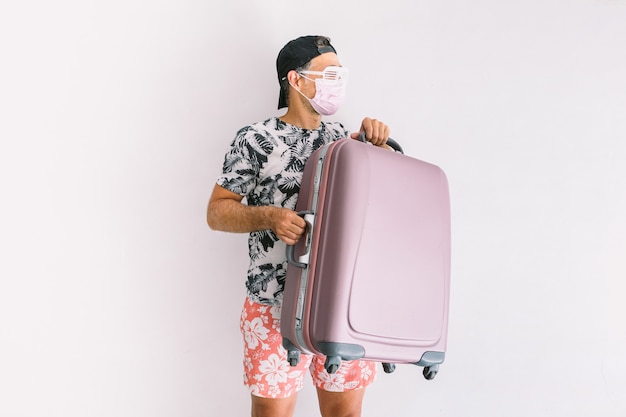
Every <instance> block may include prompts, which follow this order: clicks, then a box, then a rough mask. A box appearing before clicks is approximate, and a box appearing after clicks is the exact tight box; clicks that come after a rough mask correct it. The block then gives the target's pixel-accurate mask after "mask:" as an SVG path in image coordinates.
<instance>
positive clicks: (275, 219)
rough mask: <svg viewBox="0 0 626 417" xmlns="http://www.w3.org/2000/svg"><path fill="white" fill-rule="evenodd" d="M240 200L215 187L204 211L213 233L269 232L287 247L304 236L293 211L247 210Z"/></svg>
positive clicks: (260, 207)
mask: <svg viewBox="0 0 626 417" xmlns="http://www.w3.org/2000/svg"><path fill="white" fill-rule="evenodd" d="M241 200H243V197H242V196H240V195H239V194H237V193H233V192H232V191H229V190H227V189H226V188H224V187H221V186H219V185H217V184H216V185H215V187H214V188H213V193H212V194H211V198H210V199H209V206H208V208H207V223H208V224H209V227H210V228H211V229H213V230H220V231H223V232H234V233H250V232H255V231H258V230H267V229H272V230H273V231H274V233H275V234H276V236H278V238H279V239H280V240H282V241H284V242H285V243H287V244H288V245H293V244H295V243H296V242H297V241H298V239H299V238H300V236H302V234H303V233H304V230H305V227H306V222H305V221H304V219H303V218H302V217H300V216H298V214H297V213H296V212H295V211H293V210H289V209H286V208H282V207H274V206H258V207H257V206H248V205H245V204H243V203H242V202H241Z"/></svg>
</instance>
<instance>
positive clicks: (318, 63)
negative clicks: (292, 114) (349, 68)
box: [299, 52, 341, 104]
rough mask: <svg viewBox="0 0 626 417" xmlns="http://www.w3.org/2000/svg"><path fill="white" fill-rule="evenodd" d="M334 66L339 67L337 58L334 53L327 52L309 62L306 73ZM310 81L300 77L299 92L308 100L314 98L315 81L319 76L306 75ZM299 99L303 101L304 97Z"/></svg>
mask: <svg viewBox="0 0 626 417" xmlns="http://www.w3.org/2000/svg"><path fill="white" fill-rule="evenodd" d="M330 66H336V67H340V66H341V64H340V63H339V58H338V57H337V54H336V53H334V52H327V53H325V54H322V55H318V56H316V57H315V58H313V59H312V60H311V65H310V66H309V68H308V71H324V69H326V67H330ZM307 77H308V78H310V79H311V80H313V81H311V80H307V79H306V78H304V77H300V80H299V83H300V91H302V93H304V95H306V96H307V97H309V98H313V97H314V96H315V79H316V78H320V76H319V75H307ZM300 98H301V99H303V100H304V97H302V96H300ZM307 104H308V103H307Z"/></svg>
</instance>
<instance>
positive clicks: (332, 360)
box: [324, 356, 341, 374]
mask: <svg viewBox="0 0 626 417" xmlns="http://www.w3.org/2000/svg"><path fill="white" fill-rule="evenodd" d="M340 365H341V357H339V356H327V357H326V363H324V368H325V369H326V372H328V373H329V374H334V373H335V372H337V369H339V366H340Z"/></svg>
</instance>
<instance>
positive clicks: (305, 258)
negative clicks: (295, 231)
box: [287, 211, 315, 269]
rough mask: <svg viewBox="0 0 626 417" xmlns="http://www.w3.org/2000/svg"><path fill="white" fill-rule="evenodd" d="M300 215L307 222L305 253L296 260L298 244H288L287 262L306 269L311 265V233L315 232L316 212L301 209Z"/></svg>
mask: <svg viewBox="0 0 626 417" xmlns="http://www.w3.org/2000/svg"><path fill="white" fill-rule="evenodd" d="M298 216H300V217H302V218H303V219H304V221H305V222H306V225H307V227H306V230H305V231H304V234H305V239H306V240H305V242H304V253H303V254H302V255H300V256H299V257H298V259H297V260H296V258H295V256H294V252H295V247H296V245H287V262H289V263H290V264H291V265H293V266H297V267H298V268H302V269H305V268H306V267H307V266H309V260H310V259H311V235H312V234H313V225H314V224H315V214H313V212H312V211H300V212H298Z"/></svg>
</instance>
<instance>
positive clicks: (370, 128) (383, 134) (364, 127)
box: [350, 117, 389, 147]
mask: <svg viewBox="0 0 626 417" xmlns="http://www.w3.org/2000/svg"><path fill="white" fill-rule="evenodd" d="M362 132H365V138H366V139H367V141H368V142H370V143H371V144H372V145H375V146H382V147H385V143H387V138H389V126H387V125H386V124H384V123H383V122H381V121H380V120H376V119H370V118H369V117H366V118H365V119H363V121H362V122H361V128H360V129H359V132H358V133H351V134H350V137H351V138H352V139H358V138H359V135H361V133H362Z"/></svg>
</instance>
